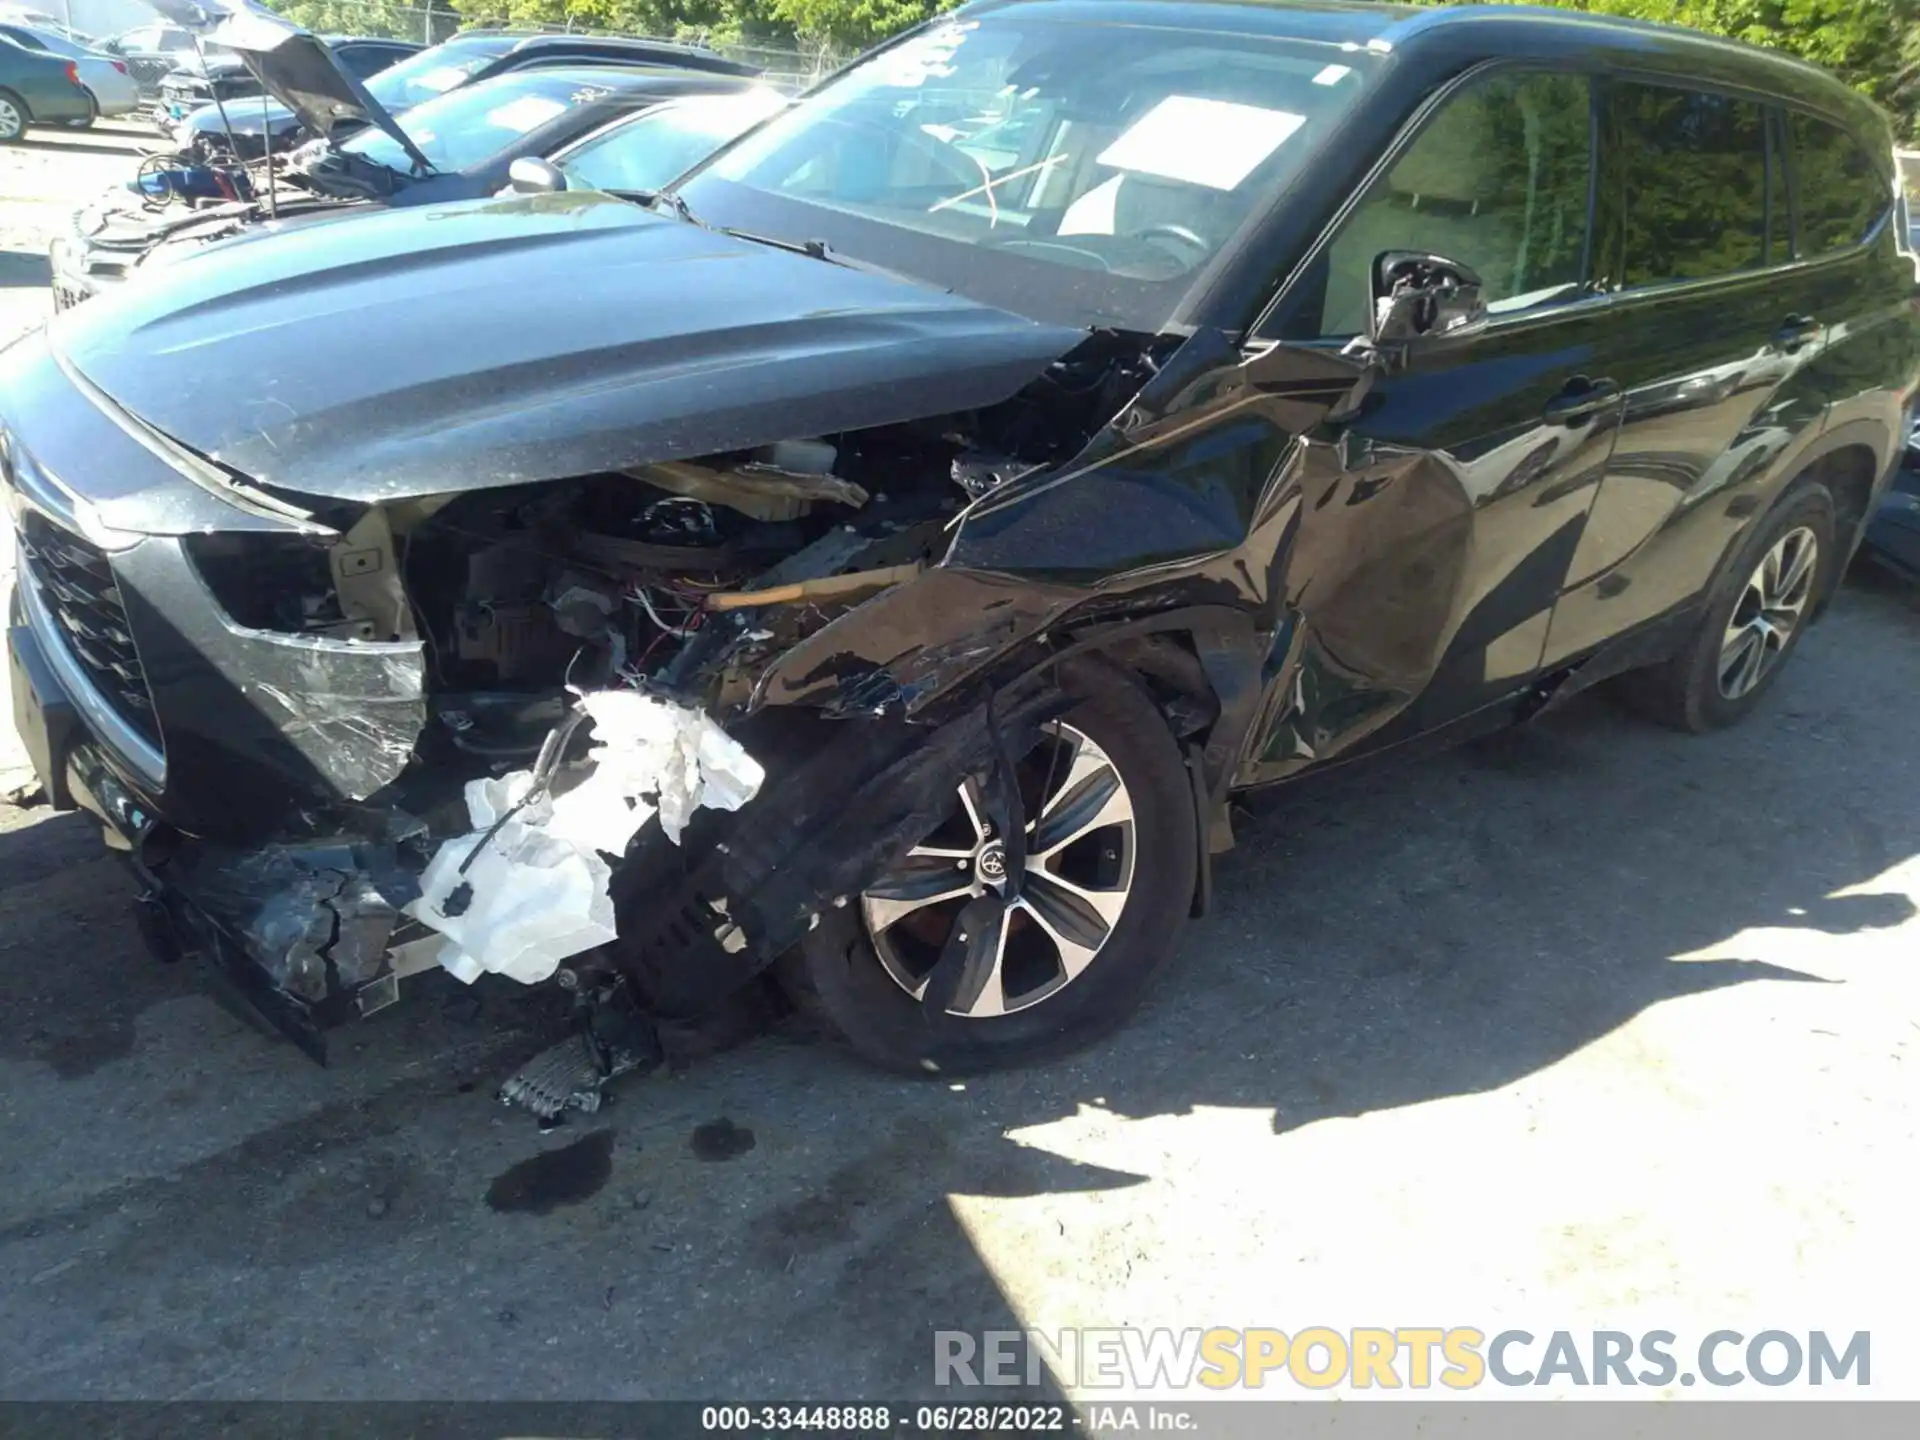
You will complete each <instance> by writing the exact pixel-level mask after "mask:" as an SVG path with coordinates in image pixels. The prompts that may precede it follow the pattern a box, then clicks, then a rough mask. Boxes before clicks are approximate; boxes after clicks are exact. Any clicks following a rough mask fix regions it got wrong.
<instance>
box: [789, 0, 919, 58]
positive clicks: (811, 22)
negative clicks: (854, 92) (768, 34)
mask: <svg viewBox="0 0 1920 1440" xmlns="http://www.w3.org/2000/svg"><path fill="white" fill-rule="evenodd" d="M955 3H957V0H767V4H768V8H769V11H770V13H771V14H772V15H774V16H775V17H777V18H778V19H779V20H781V21H784V22H785V23H786V24H787V25H789V26H791V27H792V28H793V31H794V33H795V34H797V35H799V36H800V37H801V38H802V39H806V40H813V41H825V42H828V43H830V44H832V45H834V46H835V47H837V48H839V49H841V50H843V51H846V52H848V53H853V52H856V51H859V50H864V49H866V48H867V47H868V46H869V45H872V44H874V43H875V42H877V41H880V40H884V39H886V38H887V37H888V36H889V35H897V34H898V33H899V32H900V31H902V30H905V29H907V28H908V27H909V26H913V25H918V24H919V23H920V22H921V21H922V20H928V19H931V18H932V17H933V16H935V15H937V14H939V13H940V12H941V11H942V10H951V9H953V7H954V4H955Z"/></svg>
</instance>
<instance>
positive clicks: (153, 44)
mask: <svg viewBox="0 0 1920 1440" xmlns="http://www.w3.org/2000/svg"><path fill="white" fill-rule="evenodd" d="M100 48H101V49H102V50H105V51H106V52H107V53H108V54H110V55H118V56H119V57H120V58H121V59H122V60H125V61H126V62H127V69H128V70H129V71H131V72H132V74H133V81H134V84H136V85H138V86H139V87H140V98H141V99H142V100H145V101H153V100H157V99H158V98H159V97H160V81H161V80H162V79H163V78H164V77H165V76H166V75H167V73H168V72H169V71H171V70H173V69H174V68H175V67H176V66H178V65H179V64H180V63H181V62H182V61H184V60H187V59H189V58H191V57H192V56H193V55H194V54H196V53H197V52H196V51H195V50H194V46H193V36H192V34H191V33H190V32H188V31H186V30H183V29H182V28H181V27H180V26H178V25H168V24H165V23H159V22H156V23H155V24H152V25H140V26H136V27H135V28H134V29H132V30H122V31H121V32H120V33H119V34H117V35H110V36H108V37H107V38H106V39H104V40H102V41H101V42H100ZM209 53H211V52H209Z"/></svg>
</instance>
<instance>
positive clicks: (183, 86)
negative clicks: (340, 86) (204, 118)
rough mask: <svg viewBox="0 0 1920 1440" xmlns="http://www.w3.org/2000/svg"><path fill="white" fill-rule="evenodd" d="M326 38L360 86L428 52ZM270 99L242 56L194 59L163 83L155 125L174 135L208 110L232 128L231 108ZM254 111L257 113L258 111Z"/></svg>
mask: <svg viewBox="0 0 1920 1440" xmlns="http://www.w3.org/2000/svg"><path fill="white" fill-rule="evenodd" d="M322 38H323V40H324V42H325V44H326V47H327V49H328V51H330V52H331V54H332V56H333V61H334V63H335V64H336V65H338V66H339V67H340V68H341V69H342V70H344V71H346V73H347V74H349V75H351V76H353V77H354V78H355V79H356V80H361V81H366V80H371V79H372V78H373V77H374V76H376V75H378V74H379V73H380V72H381V71H382V70H385V69H387V68H388V67H389V66H391V65H396V64H398V63H399V62H400V61H402V60H405V59H406V58H407V57H408V56H411V55H418V54H419V53H420V52H421V51H422V50H423V49H424V48H425V47H424V46H422V45H420V44H419V43H417V42H415V41H411V40H388V39H385V38H383V37H380V36H370V35H365V36H363V35H328V36H324V37H322ZM266 93H267V90H266V88H265V86H264V85H263V84H262V82H261V79H260V77H259V76H258V75H256V74H255V73H254V71H253V70H252V69H251V68H249V66H248V65H247V63H246V61H244V60H243V59H241V58H240V56H238V55H235V54H231V53H226V54H215V55H209V56H207V57H205V58H204V59H203V58H202V57H200V56H190V57H188V58H187V59H186V60H184V61H183V62H182V63H181V64H180V65H179V66H177V67H176V68H175V69H173V70H171V71H169V72H168V73H167V74H165V75H163V76H161V77H160V95H159V98H158V99H157V100H156V101H155V102H154V107H153V121H154V124H156V125H158V126H159V127H160V128H161V129H162V130H168V131H171V130H173V129H174V128H175V127H176V126H178V125H179V124H180V123H181V122H182V121H183V120H185V119H187V117H188V116H190V115H192V114H194V113H196V112H197V111H199V110H201V109H203V108H204V109H210V110H212V111H213V112H214V116H215V118H216V119H217V118H218V117H219V116H220V115H222V114H223V113H224V114H225V115H226V117H227V120H226V123H228V124H231V123H232V120H233V117H234V113H235V110H234V109H229V108H227V107H229V106H233V107H236V108H237V107H238V104H239V102H240V101H243V100H251V99H257V98H258V97H259V96H261V95H264V94H266ZM252 108H253V109H254V110H255V111H256V112H257V111H258V110H259V108H260V107H259V106H258V105H255V106H253V107H252ZM241 118H242V119H245V118H247V117H245V116H244V115H243V116H242V117H241Z"/></svg>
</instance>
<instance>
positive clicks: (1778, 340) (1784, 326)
mask: <svg viewBox="0 0 1920 1440" xmlns="http://www.w3.org/2000/svg"><path fill="white" fill-rule="evenodd" d="M1819 333H1820V322H1819V321H1818V320H1816V319H1814V318H1813V316H1811V315H1789V316H1787V318H1786V319H1784V320H1782V321H1781V322H1780V328H1779V329H1778V330H1776V331H1774V332H1773V344H1774V348H1775V349H1778V350H1784V351H1786V352H1787V353H1788V354H1789V355H1791V354H1792V353H1793V352H1794V351H1796V350H1798V349H1800V348H1801V347H1802V346H1803V345H1805V344H1806V343H1807V342H1808V341H1810V340H1812V339H1813V338H1814V337H1815V336H1817V335H1818V334H1819Z"/></svg>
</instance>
